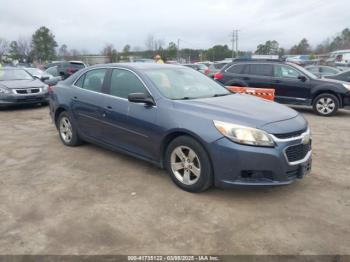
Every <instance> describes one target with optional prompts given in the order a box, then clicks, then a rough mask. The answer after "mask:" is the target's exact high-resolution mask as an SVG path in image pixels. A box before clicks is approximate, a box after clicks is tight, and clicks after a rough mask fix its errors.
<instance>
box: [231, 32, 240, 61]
mask: <svg viewBox="0 0 350 262" xmlns="http://www.w3.org/2000/svg"><path fill="white" fill-rule="evenodd" d="M238 31H239V30H236V29H233V30H232V61H233V59H234V58H235V57H237V56H238ZM235 49H236V52H235Z"/></svg>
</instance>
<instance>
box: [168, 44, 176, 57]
mask: <svg viewBox="0 0 350 262" xmlns="http://www.w3.org/2000/svg"><path fill="white" fill-rule="evenodd" d="M176 54H177V46H176V44H175V43H174V42H170V43H169V46H168V49H167V58H168V59H170V60H171V59H175V58H176Z"/></svg>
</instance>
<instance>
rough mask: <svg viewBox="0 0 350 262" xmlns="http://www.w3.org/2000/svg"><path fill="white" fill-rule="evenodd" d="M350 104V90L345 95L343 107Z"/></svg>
mask: <svg viewBox="0 0 350 262" xmlns="http://www.w3.org/2000/svg"><path fill="white" fill-rule="evenodd" d="M348 106H350V92H348V93H347V94H346V95H345V96H344V97H343V107H348Z"/></svg>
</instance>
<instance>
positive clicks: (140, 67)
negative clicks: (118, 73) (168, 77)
mask: <svg viewBox="0 0 350 262" xmlns="http://www.w3.org/2000/svg"><path fill="white" fill-rule="evenodd" d="M101 67H104V68H106V67H107V68H113V67H123V68H126V69H136V70H145V69H160V68H164V69H170V68H184V66H182V65H172V64H157V63H111V64H99V65H94V66H90V67H88V68H90V69H92V68H101Z"/></svg>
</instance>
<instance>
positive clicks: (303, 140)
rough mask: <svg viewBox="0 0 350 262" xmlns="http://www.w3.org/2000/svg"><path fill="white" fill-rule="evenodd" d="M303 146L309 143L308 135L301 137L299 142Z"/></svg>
mask: <svg viewBox="0 0 350 262" xmlns="http://www.w3.org/2000/svg"><path fill="white" fill-rule="evenodd" d="M301 142H302V143H303V144H304V145H307V144H309V143H310V134H307V135H305V136H303V138H302V141H301Z"/></svg>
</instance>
